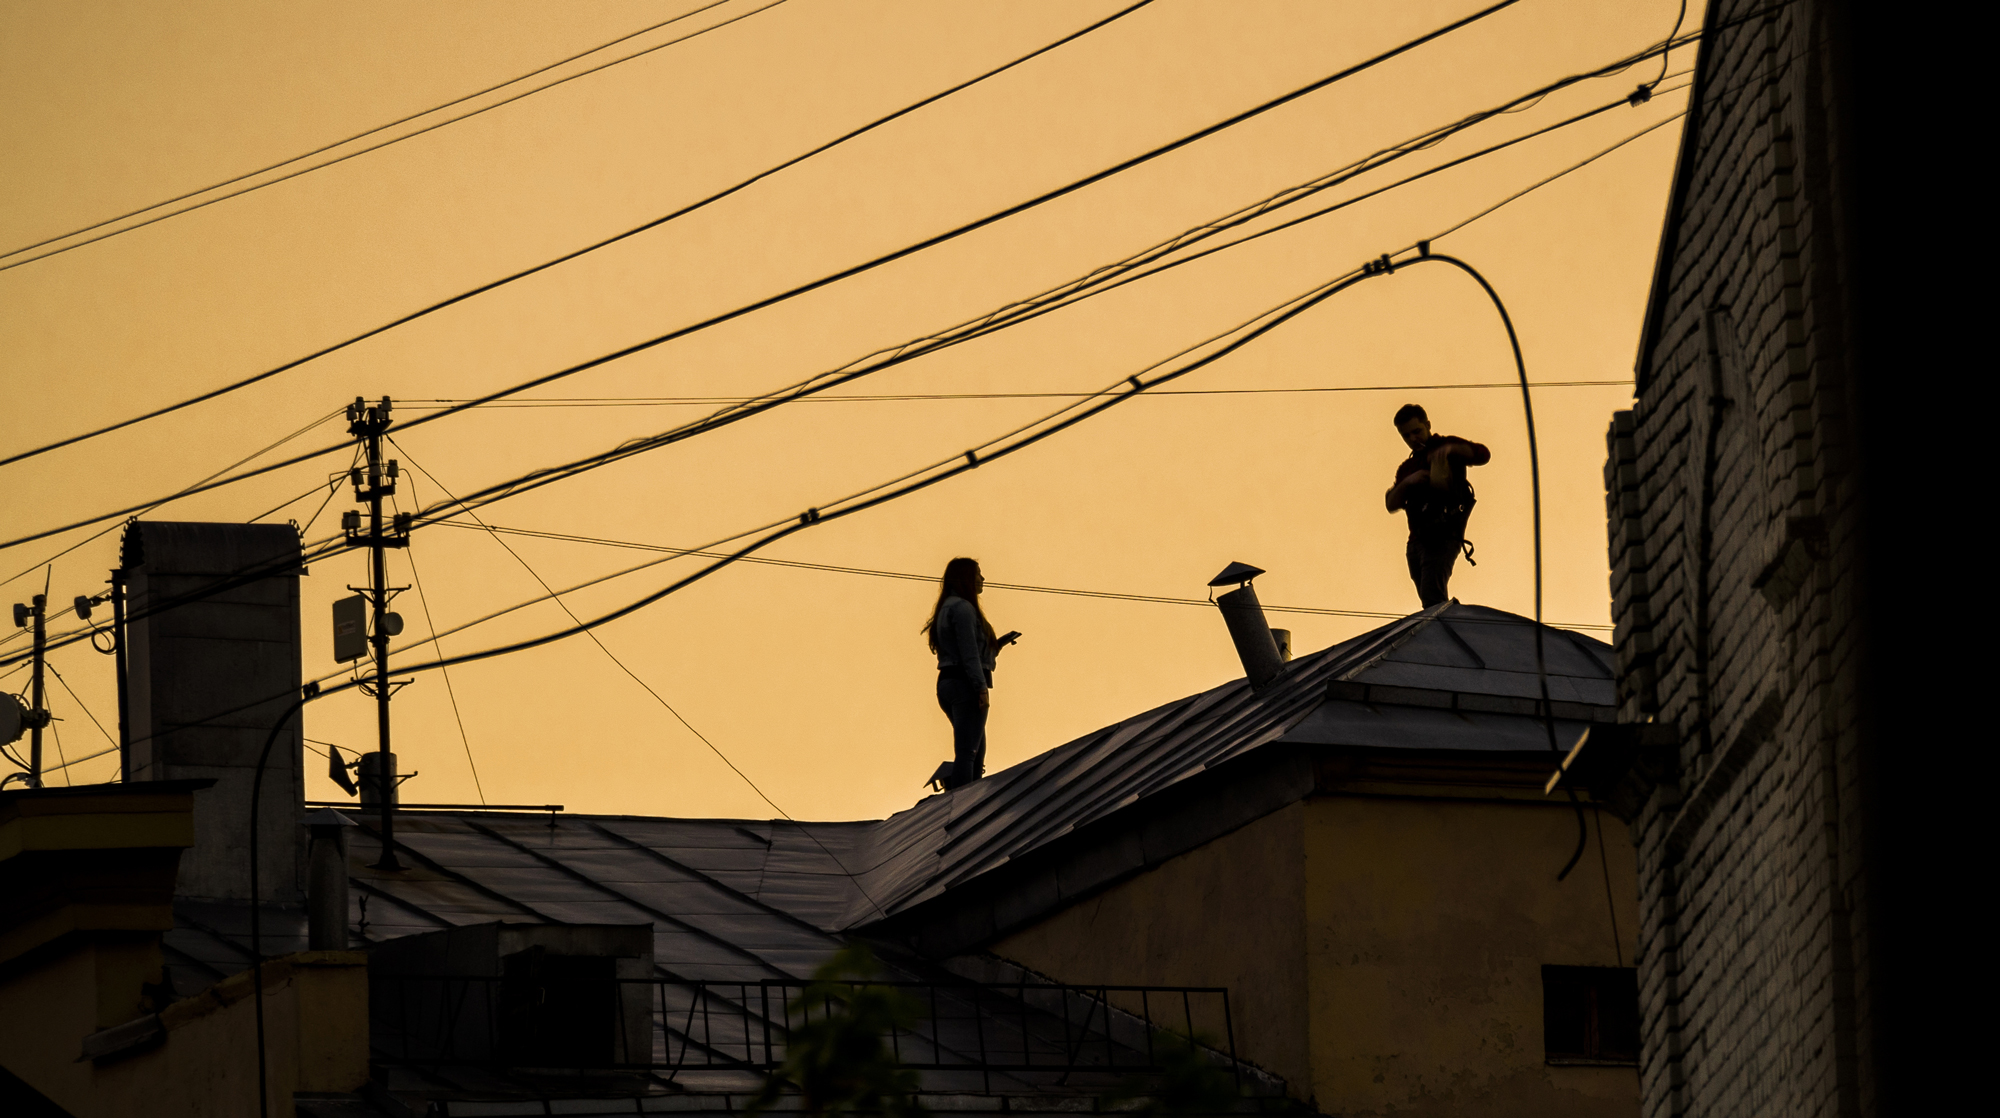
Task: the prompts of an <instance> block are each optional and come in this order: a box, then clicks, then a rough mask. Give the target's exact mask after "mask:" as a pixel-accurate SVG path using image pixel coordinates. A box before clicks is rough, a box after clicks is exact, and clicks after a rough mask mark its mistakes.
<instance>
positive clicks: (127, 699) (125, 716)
mask: <svg viewBox="0 0 2000 1118" xmlns="http://www.w3.org/2000/svg"><path fill="white" fill-rule="evenodd" d="M125 574H126V572H125V568H123V567H118V568H115V569H113V570H112V572H111V578H110V583H111V589H110V591H109V592H107V593H103V594H99V595H97V596H96V597H94V598H93V597H91V596H89V595H87V594H78V595H77V596H76V619H77V620H78V621H88V620H90V611H91V610H93V609H95V608H96V607H98V606H101V605H103V604H104V603H106V602H110V603H111V629H110V630H109V633H108V635H109V637H110V638H111V647H109V648H106V647H104V646H103V645H101V644H99V643H97V638H98V636H99V634H104V633H106V631H105V630H103V629H93V630H92V631H91V634H90V647H92V648H94V649H96V650H97V651H99V652H102V653H104V654H105V655H107V656H114V657H116V658H117V659H116V660H115V664H116V665H117V672H118V779H119V780H121V781H123V782H125V783H127V784H130V783H132V777H133V772H132V731H131V728H130V727H131V724H132V698H131V689H130V688H129V687H128V686H127V679H126V675H127V673H126V663H125Z"/></svg>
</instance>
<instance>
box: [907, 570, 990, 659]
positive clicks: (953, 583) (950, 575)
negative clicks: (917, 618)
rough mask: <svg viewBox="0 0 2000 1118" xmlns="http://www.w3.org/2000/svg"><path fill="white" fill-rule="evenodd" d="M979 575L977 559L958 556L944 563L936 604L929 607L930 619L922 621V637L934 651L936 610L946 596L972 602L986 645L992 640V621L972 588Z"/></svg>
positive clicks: (941, 607)
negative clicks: (981, 606) (988, 618)
mask: <svg viewBox="0 0 2000 1118" xmlns="http://www.w3.org/2000/svg"><path fill="white" fill-rule="evenodd" d="M978 575H979V560H977V559H967V558H965V557H964V556H962V555H961V556H959V557H958V558H956V559H953V560H952V561H951V562H949V563H946V564H945V565H944V578H942V579H940V580H939V586H938V597H937V604H936V605H934V606H932V607H931V616H930V620H928V621H926V622H924V628H923V634H924V639H925V640H927V641H929V642H930V646H931V651H932V652H936V651H937V650H938V646H937V619H938V611H939V610H942V609H943V608H944V600H945V599H946V598H964V599H965V600H966V601H968V602H971V603H972V612H973V614H974V615H976V616H977V617H978V618H979V631H980V632H981V633H982V634H984V635H985V637H986V647H987V648H992V647H993V642H994V639H995V638H994V636H993V623H992V622H990V621H988V620H986V611H985V610H983V609H980V608H979V591H977V590H974V589H973V588H972V580H973V579H974V578H976V577H978Z"/></svg>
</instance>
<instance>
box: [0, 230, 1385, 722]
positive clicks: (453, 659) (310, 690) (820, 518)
mask: <svg viewBox="0 0 2000 1118" xmlns="http://www.w3.org/2000/svg"><path fill="white" fill-rule="evenodd" d="M1403 251H1407V250H1403ZM1373 265H1374V262H1372V261H1371V262H1369V264H1368V265H1367V266H1366V267H1365V268H1362V269H1355V270H1353V271H1350V272H1348V273H1346V274H1344V275H1343V276H1341V277H1339V278H1337V279H1334V280H1331V281H1329V282H1327V283H1324V284H1321V285H1319V286H1318V287H1315V288H1313V289H1312V290H1310V291H1308V292H1306V293H1305V294H1303V295H1300V296H1296V297H1294V298H1292V299H1289V300H1286V301H1285V302H1283V303H1280V304H1278V306H1276V307H1274V308H1272V309H1271V310H1269V311H1266V312H1264V313H1262V314H1260V315H1257V316H1254V317H1253V318H1251V319H1249V320H1248V321H1246V322H1245V323H1243V324H1242V325H1240V326H1238V327H1235V328H1233V329H1231V330H1227V331H1224V332H1223V333H1221V334H1218V335H1216V336H1215V337H1213V338H1210V339H1208V340H1207V341H1204V342H1197V343H1195V344H1194V345H1192V346H1189V347H1187V348H1186V349H1183V350H1181V351H1180V353H1178V354H1174V355H1172V356H1169V357H1167V358H1164V359H1162V360H1160V361H1157V362H1154V363H1153V364H1152V365H1149V366H1147V368H1146V369H1144V370H1142V371H1141V373H1142V374H1143V373H1144V372H1150V371H1152V370H1153V369H1155V368H1158V367H1159V366H1161V365H1164V364H1166V363H1167V362H1169V361H1173V360H1175V359H1176V358H1178V357H1180V356H1184V355H1186V354H1188V353H1191V352H1193V351H1194V350H1196V349H1199V348H1201V347H1202V346H1204V345H1207V344H1209V343H1210V342H1213V341H1216V340H1219V339H1221V338H1224V337H1227V336H1228V335H1229V334H1231V333H1239V332H1243V331H1245V330H1246V329H1247V330H1248V332H1247V333H1245V334H1244V336H1243V337H1241V338H1238V339H1237V340H1236V341H1234V342H1231V343H1229V344H1228V345H1226V346H1223V347H1222V348H1220V349H1218V350H1216V351H1215V352H1214V353H1211V354H1208V355H1207V356H1205V357H1202V358H1200V359H1198V360H1196V361H1192V362H1189V363H1188V364H1186V365H1183V366H1182V367H1180V368H1178V369H1175V370H1173V371H1171V372H1169V373H1166V374H1163V375H1161V376H1159V377H1156V378H1155V379H1154V380H1153V381H1151V382H1144V381H1141V380H1140V379H1139V378H1140V375H1141V374H1134V375H1133V376H1131V377H1129V378H1127V380H1128V381H1129V382H1130V384H1131V388H1132V390H1131V392H1129V393H1122V394H1116V395H1113V394H1111V393H1112V391H1113V389H1107V391H1106V393H1105V398H1103V399H1101V400H1099V401H1098V402H1097V403H1095V404H1093V405H1092V406H1090V407H1088V408H1085V409H1083V410H1081V411H1078V413H1077V414H1075V415H1071V416H1069V417H1068V418H1066V419H1060V420H1059V421H1057V417H1060V416H1062V415H1063V414H1064V413H1065V412H1070V411H1077V409H1076V408H1075V406H1074V405H1072V406H1071V407H1066V408H1062V409H1059V410H1058V411H1057V412H1055V413H1053V415H1051V416H1047V417H1044V419H1043V420H1041V421H1037V423H1033V424H1028V425H1025V426H1023V427H1021V428H1017V429H1016V430H1015V431H1013V432H1009V433H1008V434H1006V435H1002V436H1000V437H999V438H997V439H993V440H988V442H987V443H985V444H982V446H981V447H979V448H976V449H975V450H974V451H968V452H967V453H966V455H965V459H964V461H962V462H961V461H960V460H959V459H956V458H953V459H946V460H945V462H944V463H938V464H934V465H932V466H930V467H926V468H924V469H919V470H915V471H911V472H910V473H906V474H904V475H902V476H901V477H899V478H896V479H892V480H891V481H888V482H885V483H882V484H879V485H875V486H871V487H870V488H868V489H864V490H861V491H859V492H858V493H853V494H849V495H848V496H846V497H842V498H840V499H839V500H837V501H835V502H832V503H831V504H829V505H828V506H826V507H825V508H824V509H820V508H814V509H808V510H807V511H806V512H805V513H804V514H803V515H801V516H799V517H798V519H797V520H796V521H777V522H773V523H767V524H765V525H763V526H761V527H758V528H751V529H748V530H745V531H741V532H737V533H735V534H733V535H730V536H725V537H723V538H722V539H720V540H715V541H712V542H710V543H708V544H706V545H704V546H703V548H701V549H700V550H703V551H709V550H714V549H717V548H719V547H721V546H722V545H723V544H726V543H730V542H733V541H736V540H743V539H749V538H750V537H753V536H758V537H759V538H756V539H751V540H750V542H749V543H747V544H745V545H744V546H742V547H740V548H738V549H737V550H735V551H733V552H729V553H726V554H724V555H723V556H722V557H721V558H718V559H716V560H714V561H713V562H711V563H710V564H708V565H707V566H706V567H703V568H702V569H701V570H698V571H696V572H694V573H693V574H691V575H687V576H684V577H682V578H680V579H679V580H677V581H675V582H673V583H670V584H669V585H667V586H666V587H664V588H662V589H660V590H656V591H654V592H652V593H650V594H647V595H645V596H644V597H641V598H639V599H637V600H636V601H633V602H629V603H627V604H626V605H624V606H621V607H619V608H617V609H615V610H613V611H611V612H610V613H607V614H604V615H602V616H599V617H596V618H593V619H591V620H589V621H582V622H578V623H577V624H575V625H573V626H571V627H569V628H566V629H561V630H557V631H555V632H551V633H545V634H543V635H541V636H539V637H530V638H527V639H525V640H520V641H515V642H512V643H510V644H505V645H499V646H495V647H492V648H487V649H482V650H479V651H477V652H469V653H460V654H458V655H456V656H443V655H440V656H439V658H438V659H436V660H432V661H428V662H424V663H419V664H416V665H404V666H403V667H400V668H398V669H397V670H398V671H399V672H402V673H405V674H414V673H416V672H420V671H431V670H434V669H435V670H443V669H445V668H448V667H456V666H457V665H459V664H467V663H473V662H476V661H479V660H487V659H492V658H494V657H497V656H505V655H510V654H512V653H515V652H524V651H527V650H528V649H532V648H539V647H541V646H542V645H545V644H551V643H554V642H555V641H558V640H562V639H564V638H567V637H572V636H576V635H577V634H579V633H587V632H590V631H591V630H594V629H597V628H600V627H602V626H604V625H606V624H609V623H610V622H612V621H615V620H617V619H619V618H621V617H624V616H627V615H628V614H631V613H634V612H637V611H638V610H640V609H643V608H645V607H646V606H649V605H651V604H653V603H654V602H657V601H659V600H661V599H663V598H665V597H667V596H669V595H671V594H674V593H677V592H679V591H680V590H683V589H685V588H687V587H689V586H692V585H693V584H695V583H696V582H699V581H701V580H702V579H704V578H707V577H708V576H709V575H711V574H714V573H715V572H716V571H718V570H721V569H722V568H723V567H726V566H729V565H731V564H733V563H736V562H739V561H741V560H743V559H745V558H748V557H750V556H751V555H753V554H754V553H756V552H757V551H759V550H762V549H763V548H765V547H768V546H769V545H771V544H773V543H776V542H777V541H779V540H781V539H784V538H785V537H787V536H789V535H792V534H793V533H796V532H799V531H802V530H804V529H806V528H810V527H813V526H816V525H818V524H821V523H825V522H827V521H830V520H837V519H841V518H843V517H847V516H852V515H854V514H856V513H859V512H864V511H866V510H868V509H871V508H874V507H876V506H878V505H882V504H886V503H888V502H889V501H893V500H896V499H898V498H901V497H905V496H908V495H909V494H911V493H915V492H917V491H919V490H922V489H925V488H928V487H930V486H932V485H935V484H937V483H939V482H941V481H945V480H947V479H949V478H952V477H955V476H957V475H958V474H960V473H964V472H965V471H967V470H969V469H973V468H976V467H978V466H979V465H981V464H983V462H987V461H993V460H996V459H998V458H1003V457H1006V456H1008V455H1010V454H1014V453H1017V452H1019V451H1021V450H1025V449H1027V448H1028V447H1031V446H1033V445H1035V444H1037V443H1039V442H1041V441H1042V440H1043V439H1046V438H1049V437H1051V436H1053V435H1055V434H1058V433H1060V432H1061V431H1064V430H1067V429H1068V428H1070V427H1073V426H1075V425H1077V424H1078V423H1081V422H1083V421H1084V420H1086V419H1089V418H1091V417H1092V416H1095V415H1097V414H1099V413H1100V412H1103V411H1105V410H1107V409H1109V408H1111V407H1114V406H1116V405H1117V404H1119V403H1122V402H1124V401H1126V400H1129V399H1132V398H1134V397H1136V396H1138V395H1139V394H1141V393H1143V392H1145V391H1146V390H1147V389H1148V388H1150V387H1153V386H1155V385H1158V384H1162V383H1166V382H1168V381H1171V380H1175V379H1177V378H1179V377H1181V376H1185V375H1187V374H1189V373H1192V372H1194V371H1195V370H1197V369H1200V368H1202V367H1204V366H1206V365H1208V364H1211V363H1213V362H1215V361H1217V360H1220V359H1221V358H1223V357H1225V356H1228V355H1229V354H1230V353H1233V352H1235V351H1236V350H1237V349H1240V348H1242V347H1243V346H1244V345H1246V344H1248V343H1249V342H1251V341H1254V340H1256V339H1257V338H1259V337H1261V336H1263V335H1264V334H1266V333H1268V332H1270V331H1271V330H1272V329H1274V328H1276V327H1277V326H1279V325H1282V324H1283V323H1285V322H1287V321H1289V320H1290V319H1292V318H1294V317H1297V316H1298V315H1299V314H1301V313H1303V312H1304V311H1306V310H1308V309H1310V308H1311V307H1313V306H1315V305H1317V304H1318V303H1320V302H1322V301H1324V300H1326V299H1327V298H1330V297H1331V296H1333V295H1336V294H1339V293H1340V292H1342V291H1345V290H1347V289H1348V288H1350V287H1352V286H1354V285H1355V284H1357V283H1360V282H1362V281H1363V280H1366V279H1370V278H1373V277H1374V276H1375V275H1378V274H1383V273H1377V272H1373V271H1370V270H1367V269H1368V268H1372V267H1373ZM1265 318H1268V319H1270V321H1268V322H1264V323H1263V324H1262V325H1256V323H1257V322H1258V321H1259V319H1265ZM1126 383H1127V381H1119V382H1117V383H1116V385H1114V389H1115V388H1116V387H1117V386H1122V385H1124V384H1126ZM1037 426H1041V427H1042V429H1041V430H1039V431H1033V430H1032V429H1033V428H1035V427H1037ZM1023 432H1032V433H1031V434H1029V435H1028V437H1025V438H1017V437H1016V436H1019V435H1021V434H1022V433H1023ZM1003 442H1005V443H1007V445H1000V446H999V449H997V450H995V449H991V448H993V447H994V446H996V445H998V444H1001V443H1003ZM977 450H986V451H987V453H986V455H985V457H984V458H983V459H982V458H981V457H980V456H979V455H978V453H977ZM432 480H433V482H435V481H436V479H435V478H434V477H433V478H432ZM440 488H442V487H440ZM836 506H843V507H836ZM760 533H761V535H760ZM675 557H676V556H671V555H670V556H667V557H666V558H667V559H670V558H675ZM665 561H666V559H657V560H650V561H648V562H647V563H644V564H641V565H640V566H639V567H635V568H632V570H639V569H642V568H644V567H648V566H654V565H657V564H658V563H661V562H665ZM622 573H631V572H630V571H627V572H622ZM613 577H617V575H607V576H603V577H601V578H598V579H594V580H591V581H590V582H586V583H583V584H580V585H578V586H575V587H571V588H570V589H569V590H566V591H560V592H552V593H550V594H547V595H545V596H543V597H540V598H534V599H530V600H528V601H526V602H520V603H516V604H515V605H512V606H508V607H505V608H504V609H501V610H498V611H495V612H493V613H490V614H488V615H486V616H485V617H482V618H476V619H474V620H472V621H469V622H466V623H464V624H461V625H457V626H454V627H453V628H451V629H448V630H446V631H445V633H442V634H436V636H447V635H450V634H451V633H455V632H461V631H463V630H465V629H468V628H471V627H472V626H474V625H478V624H482V623H484V622H485V621H489V620H492V619H493V618H495V617H499V616H501V615H503V614H506V613H510V612H513V611H514V610H518V609H522V608H525V607H527V606H530V605H534V604H536V603H538V602H543V601H548V600H549V599H550V598H556V597H559V596H560V594H564V593H573V592H574V591H576V590H580V589H582V588H583V587H584V586H589V585H593V584H595V583H596V582H602V581H605V580H606V579H609V578H613ZM566 608H567V607H565V609H566ZM433 639H435V637H434V638H433ZM53 643H54V642H51V644H52V645H53ZM428 643H431V642H430V641H424V642H420V644H428ZM391 651H392V653H393V652H394V651H398V650H391ZM0 663H4V662H0ZM344 674H345V671H344V669H343V670H340V671H334V672H329V673H327V674H326V675H323V676H320V677H319V678H318V679H315V680H311V681H309V682H307V684H306V685H305V698H304V699H303V700H300V701H301V702H303V701H308V700H310V699H313V698H319V697H323V696H326V695H332V694H338V693H339V692H342V691H346V690H350V689H352V688H355V687H358V686H360V682H361V681H360V680H359V679H357V678H349V679H347V680H344V681H342V682H339V683H335V684H333V685H332V686H323V685H324V684H326V683H328V682H330V681H332V680H334V679H336V678H338V677H339V676H341V675H344ZM285 697H286V695H285V694H278V695H269V696H264V697H262V698H259V699H256V700H254V701H252V702H249V703H246V704H242V705H241V706H238V707H235V708H231V709H230V710H226V711H218V712H216V713H214V714H212V715H209V716H208V718H207V719H204V720H202V722H208V721H213V720H214V719H216V718H222V717H226V716H227V715H230V714H234V713H237V712H238V711H241V710H248V709H251V708H253V707H256V706H260V705H262V704H264V703H268V702H273V701H276V700H278V699H283V698H285ZM287 717H289V714H288V715H287ZM198 724H202V723H192V724H190V725H198Z"/></svg>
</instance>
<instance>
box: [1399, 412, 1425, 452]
mask: <svg viewBox="0 0 2000 1118" xmlns="http://www.w3.org/2000/svg"><path fill="white" fill-rule="evenodd" d="M1396 433H1397V434H1398V435H1401V436H1403V441H1404V442H1406V443H1408V444H1410V449H1411V450H1422V449H1423V448H1424V444H1425V443H1427V442H1429V441H1430V439H1431V417H1430V416H1427V415H1425V414H1424V409H1423V408H1422V406H1420V405H1417V404H1404V405H1403V406H1402V407H1400V408H1397V409H1396Z"/></svg>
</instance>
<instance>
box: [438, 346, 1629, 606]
mask: <svg viewBox="0 0 2000 1118" xmlns="http://www.w3.org/2000/svg"><path fill="white" fill-rule="evenodd" d="M1507 387H1509V388H1518V387H1519V386H1518V385H1511V384H1510V385H1508V386H1507ZM1536 387H1538V388H1539V387H1541V386H1540V385H1536ZM405 453H406V454H407V452H405ZM474 519H475V521H476V523H474V524H461V523H459V522H458V521H455V520H447V521H441V522H440V523H441V524H442V525H443V526H445V527H448V528H461V529H464V530H466V531H480V532H489V533H494V534H503V535H509V536H521V537H524V538H527V539H537V540H551V541H554V542H558V543H581V544H593V545H596V546H599V547H613V548H620V549H625V550H631V551H653V552H670V553H672V554H673V555H675V556H692V557H696V558H702V559H718V558H721V557H722V553H721V552H716V551H696V550H691V549H688V548H681V547H671V546H668V545H665V544H651V543H639V542H635V541H632V540H614V539H603V538H600V537H596V536H580V535H575V534H572V533H567V532H546V531H541V530H538V529H534V528H510V527H505V526H503V525H498V524H489V523H487V522H486V521H483V520H478V519H477V518H476V517H475V518H474ZM508 550H510V551H511V550H513V549H511V548H509V549H508ZM742 562H745V563H752V564H758V565H763V566H771V567H788V568H791V569H793V570H802V571H821V572H825V573H828V574H843V575H863V576H867V577H870V578H887V579H898V580H902V581H906V582H922V583H930V584H935V583H936V582H937V576H936V575H926V574H915V573H913V572H909V571H885V570H878V569H876V568H872V567H847V566H840V565H837V564H833V563H811V562H806V561H803V560H798V559H772V558H768V557H765V556H757V555H753V556H750V557H748V558H745V559H743V560H742ZM986 589H988V590H1013V591H1021V592H1026V593H1033V594H1055V595H1060V596H1063V597H1069V598H1102V599H1105V600H1108V601H1117V602H1143V603H1147V604H1154V605H1172V606H1202V607H1208V606H1213V605H1214V604H1215V603H1214V602H1212V601H1210V600H1208V599H1207V598H1175V597H1167V596H1163V595H1159V594H1131V593H1126V592H1124V591H1118V590H1079V589H1075V588H1073V587H1064V586H1037V585H1033V584H1030V583H1020V582H993V581H990V580H989V581H988V582H987V583H986ZM1264 612H1266V613H1294V614H1303V615H1310V616H1314V617H1365V618H1381V619H1386V620H1392V621H1393V620H1399V619H1401V618H1403V617H1407V616H1409V615H1408V614H1403V613H1390V612H1388V611H1385V610H1365V609H1329V608H1324V607H1318V606H1276V605H1268V604H1267V605H1265V606H1264ZM1551 624H1553V625H1555V626H1556V627H1557V628H1560V629H1595V630H1609V629H1610V628H1611V626H1609V625H1590V624H1583V623H1569V622H1551Z"/></svg>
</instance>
